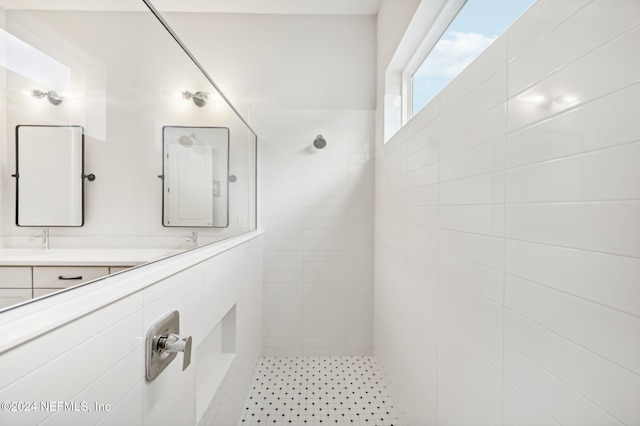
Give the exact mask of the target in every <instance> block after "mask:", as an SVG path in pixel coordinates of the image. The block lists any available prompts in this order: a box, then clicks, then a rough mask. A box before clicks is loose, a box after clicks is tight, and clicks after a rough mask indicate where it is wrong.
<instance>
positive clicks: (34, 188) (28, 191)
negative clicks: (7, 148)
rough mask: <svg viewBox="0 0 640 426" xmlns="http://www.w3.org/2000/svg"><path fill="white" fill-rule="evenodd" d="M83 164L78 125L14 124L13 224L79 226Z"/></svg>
mask: <svg viewBox="0 0 640 426" xmlns="http://www.w3.org/2000/svg"><path fill="white" fill-rule="evenodd" d="M43 158H46V160H47V161H43ZM83 164H84V131H83V129H82V127H81V126H24V125H20V126H17V127H16V174H15V175H14V177H15V178H16V225H18V226H40V227H48V226H82V225H83V223H84V216H83V212H84V210H83V197H82V195H83V191H82V188H83V182H84V177H85V176H84V169H83Z"/></svg>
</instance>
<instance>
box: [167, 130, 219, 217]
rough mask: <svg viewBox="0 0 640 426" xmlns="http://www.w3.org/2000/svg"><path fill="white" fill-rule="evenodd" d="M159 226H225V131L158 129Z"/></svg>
mask: <svg viewBox="0 0 640 426" xmlns="http://www.w3.org/2000/svg"><path fill="white" fill-rule="evenodd" d="M162 150H163V153H162V162H163V167H162V175H161V177H162V181H163V188H162V198H163V203H162V204H163V211H162V224H163V225H164V226H167V227H171V226H186V227H212V228H226V227H227V226H229V204H228V200H229V179H228V176H229V129H228V128H226V127H188V126H182V127H180V126H165V127H164V128H163V129H162Z"/></svg>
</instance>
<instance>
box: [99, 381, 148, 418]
mask: <svg viewBox="0 0 640 426" xmlns="http://www.w3.org/2000/svg"><path fill="white" fill-rule="evenodd" d="M97 424H98V425H100V426H119V425H134V426H137V425H140V426H142V381H140V382H139V383H138V384H137V385H136V386H135V387H134V388H133V389H131V390H130V391H129V392H128V393H127V394H126V395H125V396H124V397H123V398H122V399H121V400H120V401H118V403H117V404H114V405H113V406H112V408H111V410H110V411H109V412H108V413H107V414H106V415H105V416H104V417H103V418H102V419H101V420H100V421H99V422H98V423H97Z"/></svg>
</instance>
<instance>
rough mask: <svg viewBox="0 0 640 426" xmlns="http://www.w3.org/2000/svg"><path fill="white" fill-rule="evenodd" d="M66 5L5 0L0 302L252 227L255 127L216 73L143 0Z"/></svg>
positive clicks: (0, 0) (0, 32)
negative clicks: (42, 276) (48, 278)
mask: <svg viewBox="0 0 640 426" xmlns="http://www.w3.org/2000/svg"><path fill="white" fill-rule="evenodd" d="M53 3H55V5H54V4H53ZM62 3H64V4H61V2H51V1H45V0H41V1H40V0H37V1H31V0H13V1H5V0H0V44H1V45H2V48H3V51H2V53H3V54H2V55H0V89H1V90H0V134H2V135H3V137H0V152H1V154H2V155H0V200H2V202H1V203H0V309H2V308H5V307H10V306H15V303H16V302H21V301H24V300H26V299H28V298H31V297H39V296H41V295H43V294H45V293H48V292H50V291H59V290H60V289H61V288H66V287H69V286H70V285H76V284H77V283H78V282H79V280H78V281H76V280H66V281H64V282H58V280H57V277H58V276H63V277H67V278H68V277H77V276H82V277H83V280H84V279H86V278H87V277H91V278H95V277H96V276H104V275H106V274H108V273H113V272H114V271H120V270H122V269H124V268H128V267H131V266H132V265H138V264H142V263H146V262H149V261H152V260H155V259H160V258H162V257H166V256H168V255H171V254H174V253H178V252H181V251H184V250H189V249H192V248H195V247H198V246H202V245H205V244H209V243H214V242H216V241H220V240H223V239H226V238H229V237H232V236H235V235H238V234H242V233H245V232H248V231H251V230H253V229H255V228H256V145H257V137H256V135H255V133H254V132H253V131H252V130H251V128H250V127H249V126H248V124H247V123H246V121H245V120H244V119H243V118H242V116H241V115H240V114H239V113H238V111H236V109H235V108H234V107H233V106H232V105H230V104H229V103H228V101H227V100H226V98H225V97H224V96H223V95H222V94H221V93H220V92H219V91H218V89H217V87H216V85H215V84H214V82H213V81H212V79H211V78H210V76H208V75H207V74H206V72H204V70H202V69H201V68H200V67H199V66H198V65H197V62H195V61H194V60H193V59H192V58H191V57H190V56H189V55H188V54H187V52H185V50H184V49H183V48H182V46H181V45H180V44H179V43H177V42H176V39H174V37H173V36H172V34H170V33H169V32H168V31H167V29H166V28H165V27H164V26H163V24H162V23H161V22H160V21H159V19H158V17H157V16H156V15H155V14H154V13H153V12H152V11H151V10H150V8H149V7H148V6H147V5H146V4H145V2H144V1H143V0H130V1H126V2H111V1H103V2H100V6H99V7H96V6H95V5H94V4H93V3H94V2H62ZM85 3H87V4H85ZM88 3H91V4H88ZM54 8H55V10H52V9H54ZM161 12H162V11H161ZM114 28H117V31H114ZM179 35H180V34H177V36H179ZM217 53H220V54H221V55H223V53H222V52H212V54H214V55H215V54H217ZM16 128H17V129H18V130H17V132H16ZM83 139H84V146H83V144H82V140H83ZM82 151H83V155H81V152H82ZM164 152H166V153H167V154H168V155H169V157H170V158H169V161H166V160H163V157H164ZM16 155H17V156H18V165H17V170H16V163H15V159H16ZM81 158H84V173H92V174H95V176H96V179H95V181H93V182H91V183H89V181H88V180H87V179H84V180H83V179H82V174H83V165H82V162H81V161H79V159H81ZM173 159H175V161H173ZM16 172H17V173H16ZM32 173H35V175H38V178H37V179H36V178H35V177H34V178H32V177H31V174H32ZM12 174H16V175H18V176H19V178H17V185H16V178H15V177H12V176H11V175H12ZM35 175H34V176H35ZM159 175H160V176H162V177H163V179H158V176H159ZM229 176H233V179H232V180H230V179H229ZM169 190H170V191H171V196H170V197H164V199H163V196H164V195H166V194H167V193H168V191H169ZM174 195H175V197H174ZM17 197H18V198H17ZM16 199H18V218H17V221H16ZM82 206H84V208H82ZM83 218H84V220H83ZM34 227H38V228H44V229H37V228H34ZM45 252H46V254H45ZM79 258H82V259H91V261H86V262H84V265H83V266H87V267H91V266H95V267H96V268H95V269H91V271H90V272H91V274H89V273H88V272H86V273H85V271H83V272H82V273H76V272H75V271H74V272H72V271H67V270H64V271H62V272H60V273H57V274H53V275H52V276H54V278H56V279H54V282H53V283H48V282H45V283H38V280H37V278H38V276H39V275H38V274H39V272H42V271H38V268H40V267H41V266H43V265H46V266H47V267H57V266H60V267H64V268H67V267H73V266H77V259H79ZM74 262H76V263H74ZM91 262H94V263H91ZM98 266H100V268H98ZM101 268H102V269H101Z"/></svg>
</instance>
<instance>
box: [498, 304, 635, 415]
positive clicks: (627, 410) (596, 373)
mask: <svg viewBox="0 0 640 426" xmlns="http://www.w3.org/2000/svg"><path fill="white" fill-rule="evenodd" d="M505 342H507V343H509V345H511V346H513V347H514V348H515V349H517V350H518V351H520V352H522V353H523V354H524V355H526V356H527V357H528V358H530V359H532V360H533V361H534V362H536V363H537V364H538V365H540V366H541V367H542V368H544V369H545V370H547V371H548V372H549V373H551V374H553V375H554V376H556V377H557V378H558V379H560V380H562V381H563V382H564V383H566V384H567V385H569V386H570V387H572V388H573V389H575V390H576V391H577V392H579V393H580V394H582V395H583V396H584V397H586V398H588V399H590V400H591V401H592V402H593V403H594V404H595V405H597V406H599V407H600V408H601V409H603V410H605V411H607V412H608V413H611V414H612V415H613V416H615V417H616V418H618V419H619V420H620V421H622V422H623V423H626V424H635V423H638V422H639V421H640V411H638V405H637V401H638V400H640V377H638V376H637V375H636V374H634V373H632V372H630V371H629V370H626V369H624V368H621V367H619V366H617V365H615V364H613V363H611V362H610V361H608V360H606V359H604V358H602V357H600V356H598V355H596V354H594V353H593V352H590V351H588V350H586V349H584V348H582V347H580V346H578V345H576V344H574V343H572V342H570V341H568V340H566V339H564V338H563V337H561V336H558V335H557V334H555V333H552V332H550V331H549V330H546V329H544V328H542V327H540V326H538V325H536V324H534V323H533V322H531V321H529V320H527V319H524V318H522V317H521V316H519V315H516V314H513V313H511V311H508V310H507V311H506V312H505Z"/></svg>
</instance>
